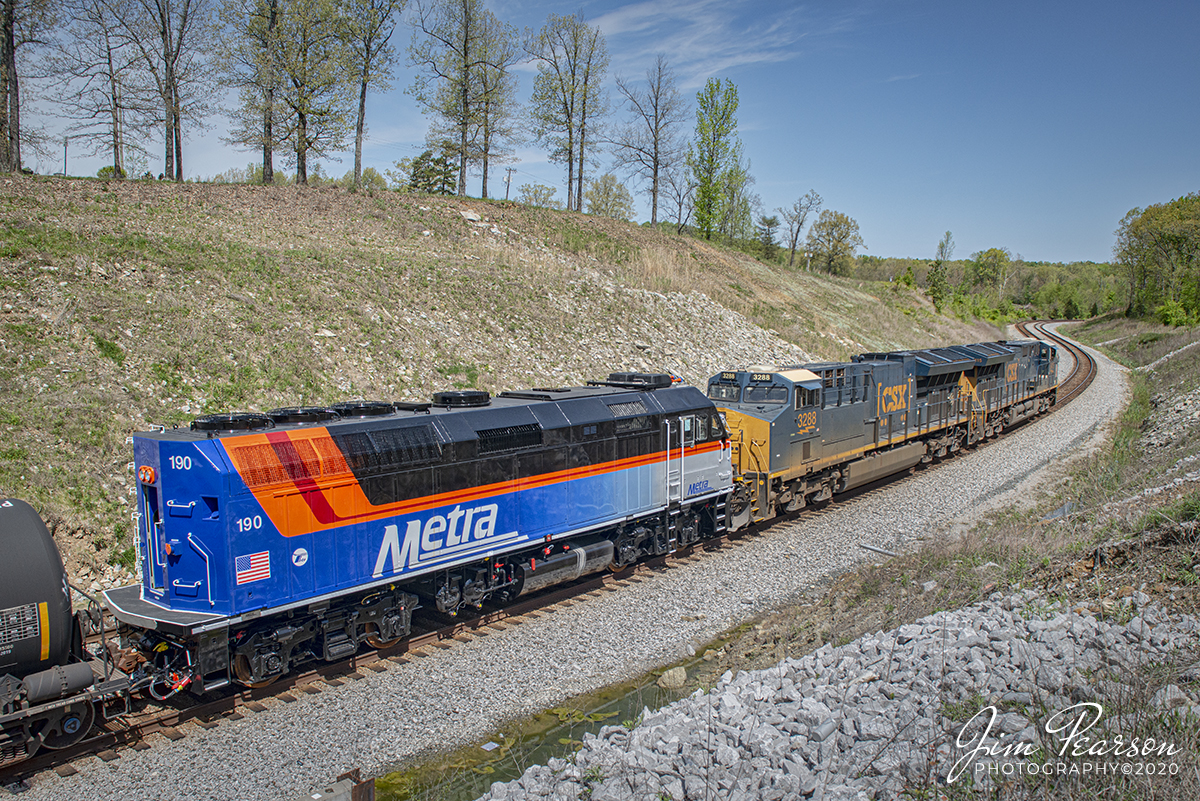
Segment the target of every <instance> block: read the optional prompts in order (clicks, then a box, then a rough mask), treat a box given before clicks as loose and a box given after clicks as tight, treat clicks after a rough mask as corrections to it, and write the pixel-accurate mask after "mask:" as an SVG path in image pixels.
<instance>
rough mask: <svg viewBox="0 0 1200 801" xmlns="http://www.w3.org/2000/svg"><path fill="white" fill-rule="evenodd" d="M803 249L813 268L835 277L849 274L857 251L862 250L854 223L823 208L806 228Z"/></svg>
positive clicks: (837, 213)
mask: <svg viewBox="0 0 1200 801" xmlns="http://www.w3.org/2000/svg"><path fill="white" fill-rule="evenodd" d="M806 247H807V248H808V250H809V251H811V252H812V254H813V260H814V261H815V262H816V263H817V266H818V267H819V268H821V269H824V270H825V271H826V272H830V273H833V274H835V275H849V274H850V272H851V270H852V269H853V266H854V254H855V252H856V251H857V250H858V248H863V249H864V250H865V249H866V245H864V244H863V239H862V236H861V235H860V234H859V232H858V223H857V222H855V221H854V219H853V218H851V217H848V216H846V215H845V214H842V213H841V212H840V211H832V210H831V209H825V210H824V211H822V212H821V216H820V217H818V218H817V221H816V222H815V223H813V224H812V227H811V228H809V229H808V242H807V244H806Z"/></svg>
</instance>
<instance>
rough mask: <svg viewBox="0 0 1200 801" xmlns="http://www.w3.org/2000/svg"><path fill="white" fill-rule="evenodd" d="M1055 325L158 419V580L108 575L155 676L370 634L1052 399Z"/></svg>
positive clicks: (232, 677) (664, 548)
mask: <svg viewBox="0 0 1200 801" xmlns="http://www.w3.org/2000/svg"><path fill="white" fill-rule="evenodd" d="M1057 366H1058V356H1057V352H1056V351H1055V349H1054V348H1053V347H1051V346H1049V345H1046V344H1044V343H1040V342H1033V341H1023V342H994V343H981V344H976V345H963V346H955V347H949V348H937V349H930V350H919V351H899V352H891V353H869V354H863V355H862V356H858V357H855V359H854V360H852V361H850V362H845V363H815V364H806V365H792V366H784V367H763V368H751V369H748V370H732V371H727V372H722V373H719V374H717V375H716V376H713V378H712V379H710V381H709V383H708V385H707V392H701V391H699V390H697V389H694V388H692V387H686V386H681V385H678V384H676V383H674V382H672V380H671V377H670V376H668V375H664V374H640V373H615V374H613V375H611V376H610V377H609V379H608V380H607V381H605V382H598V383H596V384H594V385H589V386H587V387H573V388H562V389H559V388H555V389H535V390H529V391H524V392H504V393H501V394H500V395H498V396H496V397H494V398H493V397H491V396H489V395H488V394H487V393H484V392H477V391H459V392H447V393H437V394H435V395H434V398H433V402H432V403H431V404H428V403H420V404H414V403H404V404H392V403H382V402H380V403H372V402H354V403H347V404H337V405H335V406H333V407H329V408H324V407H313V408H298V409H279V410H275V411H273V412H269V413H267V414H233V415H214V416H209V417H206V418H201V419H198V420H196V421H195V422H194V423H193V424H192V426H191V427H190V428H189V429H186V430H178V429H177V430H168V431H157V432H148V433H143V434H137V435H135V437H134V458H135V464H136V468H137V477H138V503H139V511H138V516H137V531H138V540H137V545H138V549H139V550H138V556H139V561H140V565H141V582H140V584H137V585H132V586H129V587H123V588H119V589H115V590H109V591H107V592H106V593H105V596H106V599H107V601H108V605H109V607H110V609H111V610H112V612H113V614H114V615H115V616H116V617H117V618H118V619H119V620H120V621H121V623H122V626H123V629H124V632H125V639H126V642H127V643H128V644H131V645H134V646H136V647H137V648H139V649H140V650H141V651H142V652H143V653H144V654H146V655H147V656H148V658H149V659H150V663H149V664H148V666H147V667H146V668H145V669H146V670H147V671H148V672H149V675H150V676H151V677H152V684H151V686H153V687H155V688H157V690H156V694H161V693H163V692H170V691H175V690H178V689H181V688H183V687H185V686H188V687H191V688H193V689H196V690H203V689H210V688H215V687H219V686H222V685H224V684H227V683H229V682H231V681H235V682H239V683H242V684H246V685H250V686H255V685H261V684H266V683H269V682H271V681H273V680H274V679H275V678H277V677H279V676H281V675H283V674H285V673H287V672H288V671H289V670H291V669H292V668H293V667H294V666H296V665H298V664H300V663H303V662H306V661H312V660H334V659H338V658H342V657H344V656H346V655H349V654H351V653H354V652H355V651H356V650H357V649H358V648H359V647H360V645H361V644H362V643H367V644H370V645H373V646H385V645H389V644H391V643H394V642H396V641H398V640H401V639H403V638H404V637H406V636H408V634H409V632H410V625H411V616H412V612H413V609H414V608H415V607H416V606H418V605H424V606H428V607H433V608H436V609H438V610H439V611H441V612H443V613H446V614H454V613H456V612H457V611H458V610H460V609H462V608H463V607H468V606H469V607H479V606H480V605H482V604H483V603H484V602H485V601H487V600H488V599H494V600H499V601H503V600H507V599H511V598H514V597H516V596H517V595H519V594H521V593H522V592H528V591H530V590H532V589H538V588H541V587H544V586H548V585H550V584H553V583H557V582H561V581H567V580H570V579H573V578H575V577H578V576H580V575H583V574H586V573H590V572H595V571H599V570H603V569H605V568H608V567H610V566H612V567H620V566H624V565H628V564H630V563H632V562H633V561H635V560H637V559H638V558H640V557H642V556H644V555H649V554H663V553H668V552H670V551H672V550H673V549H675V548H678V547H684V546H687V545H690V544H693V543H695V542H697V541H699V540H701V539H703V538H706V537H712V536H716V535H718V534H720V533H722V532H724V531H726V530H735V529H740V528H742V527H744V526H747V525H750V524H751V523H753V522H757V521H763V520H767V519H770V518H772V517H774V516H775V515H777V514H779V513H780V512H784V511H789V510H795V509H799V508H801V507H803V506H805V505H807V504H809V503H814V502H820V501H824V500H827V499H828V498H830V497H832V496H833V495H834V494H836V493H839V492H843V491H845V490H848V489H852V488H854V487H857V486H860V485H862V484H865V483H868V482H870V481H873V480H875V479H877V478H880V477H882V476H885V475H888V474H891V473H894V472H898V471H901V470H905V469H908V468H911V467H913V466H915V465H918V464H920V463H923V462H929V461H932V460H934V459H937V458H941V457H943V456H946V455H948V454H949V453H951V452H954V451H956V450H959V449H961V448H963V447H965V446H970V445H973V444H975V443H977V442H979V441H981V440H983V439H986V438H987V437H989V436H992V435H994V434H996V433H998V432H999V431H1000V430H1002V429H1003V428H1005V427H1007V426H1009V425H1012V424H1014V423H1016V422H1019V421H1020V420H1023V419H1025V418H1028V417H1030V416H1033V415H1035V414H1037V413H1039V412H1042V411H1045V410H1046V409H1048V408H1049V407H1050V406H1051V404H1052V403H1053V402H1054V399H1055V393H1056V389H1057Z"/></svg>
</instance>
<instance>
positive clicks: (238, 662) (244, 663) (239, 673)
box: [233, 654, 283, 690]
mask: <svg viewBox="0 0 1200 801" xmlns="http://www.w3.org/2000/svg"><path fill="white" fill-rule="evenodd" d="M233 675H234V677H235V678H237V680H238V684H241V685H242V686H243V687H249V688H250V689H251V690H258V689H261V688H263V687H270V686H271V685H272V684H274V683H275V682H276V681H277V680H278V679H279V677H280V676H282V675H283V674H282V673H277V674H275V675H274V676H271V677H270V678H266V679H261V680H259V681H251V680H250V677H251V676H253V675H254V672H253V671H252V670H251V669H250V660H249V659H247V658H246V655H245V654H238V655H237V656H235V657H234V658H233Z"/></svg>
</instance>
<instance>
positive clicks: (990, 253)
mask: <svg viewBox="0 0 1200 801" xmlns="http://www.w3.org/2000/svg"><path fill="white" fill-rule="evenodd" d="M1012 273H1013V261H1012V253H1011V252H1009V250H1008V248H988V249H987V250H981V251H979V252H978V253H973V254H971V261H970V262H969V263H968V264H967V276H966V277H967V282H968V288H969V289H976V288H982V289H983V290H984V291H985V292H987V293H989V294H991V295H992V296H993V298H994V299H995V301H996V302H997V303H999V302H1000V301H1001V300H1002V299H1003V298H1004V296H1005V295H1004V293H1005V290H1006V289H1007V287H1008V281H1009V279H1010V278H1011V277H1012Z"/></svg>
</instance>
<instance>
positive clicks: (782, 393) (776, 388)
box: [745, 384, 788, 403]
mask: <svg viewBox="0 0 1200 801" xmlns="http://www.w3.org/2000/svg"><path fill="white" fill-rule="evenodd" d="M787 399H788V388H787V387H785V386H783V385H781V384H765V385H764V384H758V385H751V386H748V387H746V399H745V403H787Z"/></svg>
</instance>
